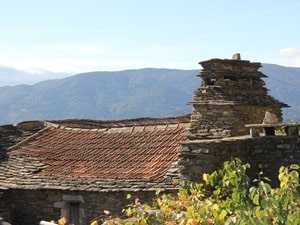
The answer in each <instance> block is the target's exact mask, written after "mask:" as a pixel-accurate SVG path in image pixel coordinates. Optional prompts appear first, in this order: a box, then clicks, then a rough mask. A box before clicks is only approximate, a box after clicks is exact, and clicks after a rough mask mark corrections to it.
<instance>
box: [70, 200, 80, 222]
mask: <svg viewBox="0 0 300 225" xmlns="http://www.w3.org/2000/svg"><path fill="white" fill-rule="evenodd" d="M79 205H80V204H79V203H77V202H76V203H74V202H72V203H69V207H68V208H69V213H68V214H69V218H68V221H69V222H68V223H69V224H74V225H80V222H79Z"/></svg>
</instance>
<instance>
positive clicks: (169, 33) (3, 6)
mask: <svg viewBox="0 0 300 225" xmlns="http://www.w3.org/2000/svg"><path fill="white" fill-rule="evenodd" d="M299 23H300V1H299V0H285V1H282V0H251V1H241V0H227V1H221V0H219V1H216V0H215V1H213V0H207V1H201V0H184V1H183V0H182V1H180V0H106V1H104V0H84V1H83V0H24V1H23V0H0V66H5V67H12V68H16V69H20V70H26V71H31V72H33V71H39V70H49V71H53V72H71V73H74V74H75V73H78V72H86V71H104V70H105V71H107V70H109V71H113V70H123V69H131V68H135V69H136V68H144V67H154V68H174V69H175V68H179V69H198V68H199V69H200V66H199V65H198V62H199V61H202V60H207V59H210V58H231V56H232V55H233V54H234V53H237V52H239V53H241V56H242V59H247V60H251V61H259V62H264V63H275V64H280V65H287V66H296V67H300V29H299ZM0 76H4V75H1V74H0ZM24 79H25V77H24ZM49 79H50V78H49Z"/></svg>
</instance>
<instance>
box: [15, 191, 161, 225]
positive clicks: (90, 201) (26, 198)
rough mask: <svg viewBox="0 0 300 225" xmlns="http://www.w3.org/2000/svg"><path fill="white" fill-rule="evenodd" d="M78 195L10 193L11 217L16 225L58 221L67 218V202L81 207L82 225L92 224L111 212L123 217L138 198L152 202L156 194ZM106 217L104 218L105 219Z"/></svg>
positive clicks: (72, 193) (69, 193) (75, 193)
mask: <svg viewBox="0 0 300 225" xmlns="http://www.w3.org/2000/svg"><path fill="white" fill-rule="evenodd" d="M128 193H129V192H106V193H105V192H102V193H100V192H83V191H82V192H75V191H59V190H10V191H9V195H10V199H11V204H10V206H9V207H10V212H11V213H10V214H11V215H10V218H11V221H10V222H11V223H12V224H13V225H26V224H27V225H32V224H39V222H40V221H41V220H45V221H51V220H58V219H59V218H61V217H62V216H65V217H68V203H74V202H75V203H76V202H78V204H79V215H80V224H90V222H91V220H92V219H94V218H97V217H99V216H100V215H102V216H103V215H104V213H103V210H109V211H110V212H111V214H112V215H121V211H122V209H124V208H125V206H126V205H128V204H129V203H131V202H132V201H134V199H135V198H139V199H140V201H151V199H153V198H154V196H155V192H132V193H130V194H131V195H132V198H131V199H130V200H127V199H126V196H127V194H128ZM102 218H103V217H102Z"/></svg>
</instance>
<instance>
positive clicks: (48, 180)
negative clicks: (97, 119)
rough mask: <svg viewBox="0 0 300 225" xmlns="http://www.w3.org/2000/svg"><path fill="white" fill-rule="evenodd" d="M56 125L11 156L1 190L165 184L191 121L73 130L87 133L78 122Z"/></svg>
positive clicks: (179, 119)
mask: <svg viewBox="0 0 300 225" xmlns="http://www.w3.org/2000/svg"><path fill="white" fill-rule="evenodd" d="M187 118H188V120H187ZM52 122H53V121H52ZM90 122H91V121H89V123H90ZM111 122H112V121H110V124H112V123H111ZM60 124H61V125H59V126H54V127H53V126H48V127H47V128H45V129H43V130H41V131H39V132H37V133H36V134H35V135H33V136H31V137H30V138H29V139H27V140H25V141H23V142H21V143H19V144H17V145H15V146H14V147H13V148H11V149H10V150H9V153H8V155H9V160H8V161H7V162H5V163H2V165H0V170H1V169H2V171H8V172H3V174H4V175H5V174H10V177H7V176H6V177H5V176H2V178H3V179H6V181H5V182H6V185H4V186H6V187H11V186H12V183H13V182H16V183H18V185H21V186H22V185H27V188H28V187H29V186H30V185H33V186H34V187H35V188H41V187H44V188H45V187H49V186H51V187H54V186H55V187H56V188H58V186H59V182H60V183H62V180H64V182H65V181H66V180H69V181H68V182H69V185H68V182H67V184H64V185H61V186H65V188H67V189H72V188H74V189H76V188H75V187H74V184H75V183H76V182H77V183H78V180H80V179H81V181H80V182H81V187H80V189H85V190H86V189H89V190H95V189H97V188H98V189H99V188H102V189H103V185H104V184H107V181H110V182H112V181H113V182H112V183H113V184H114V185H109V187H110V188H112V187H116V186H120V185H121V186H122V185H123V188H124V187H132V185H133V183H134V182H131V183H130V180H135V182H137V181H139V182H138V184H136V185H133V186H136V187H137V186H139V185H142V186H145V185H146V186H149V187H153V185H152V184H149V183H147V184H145V182H148V181H153V182H154V183H155V182H156V183H157V182H163V180H165V179H166V175H167V174H168V173H172V170H173V171H177V170H176V169H174V166H175V167H176V162H177V159H178V158H177V157H178V156H177V147H178V146H179V142H182V141H185V140H186V136H185V131H186V129H187V127H188V126H189V116H184V117H177V118H165V119H149V118H147V119H141V120H134V121H126V122H124V121H119V122H117V121H116V122H114V123H113V124H114V125H110V126H108V125H107V123H106V125H105V126H106V127H105V128H103V124H105V123H98V125H95V123H94V125H93V126H92V128H93V129H83V128H75V127H78V126H79V125H80V124H81V125H80V126H79V127H86V125H84V122H83V123H80V122H79V120H77V121H76V124H77V125H76V126H74V125H73V126H72V125H70V120H69V121H67V122H66V121H65V122H63V121H61V122H60ZM71 124H74V123H73V122H72V123H71ZM99 124H100V125H101V126H99ZM64 125H68V126H64ZM89 127H91V126H89ZM22 163H23V164H22ZM13 164H14V165H13ZM16 168H17V169H16ZM18 168H23V169H22V172H20V171H18ZM170 171H171V172H170ZM8 178H9V179H8ZM9 180H10V181H9ZM76 180H77V181H76ZM91 181H92V184H91ZM122 181H124V182H123V183H122ZM1 182H2V181H1V176H0V183H1ZM3 182H4V181H3ZM120 182H121V183H120ZM141 182H142V183H141ZM125 183H126V185H125V186H124V184H125ZM157 184H158V183H157ZM28 185H29V186H28ZM72 185H73V187H72ZM84 185H85V186H84ZM101 185H102V187H100V186H101ZM83 186H84V187H83Z"/></svg>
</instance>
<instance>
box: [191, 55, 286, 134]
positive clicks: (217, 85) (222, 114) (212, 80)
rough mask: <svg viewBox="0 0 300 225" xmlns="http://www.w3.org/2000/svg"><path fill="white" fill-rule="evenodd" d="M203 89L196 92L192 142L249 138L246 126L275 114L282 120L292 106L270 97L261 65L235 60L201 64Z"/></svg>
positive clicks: (212, 60) (217, 60) (192, 117)
mask: <svg viewBox="0 0 300 225" xmlns="http://www.w3.org/2000/svg"><path fill="white" fill-rule="evenodd" d="M199 64H200V65H201V66H202V68H203V69H202V71H201V73H200V74H199V75H198V76H199V77H200V78H201V79H202V82H201V86H200V87H199V88H198V89H197V90H195V92H194V99H193V101H191V102H189V104H192V105H193V112H192V115H191V127H190V133H189V135H188V137H189V138H190V139H207V138H222V137H232V136H240V135H246V134H248V133H249V131H248V129H247V128H246V127H245V124H255V123H262V121H263V119H264V116H265V113H266V112H267V111H268V112H271V113H273V114H274V115H276V116H277V118H278V120H279V121H282V111H281V108H282V107H288V105H286V104H284V103H282V102H279V101H277V100H275V99H274V98H272V97H271V96H269V95H268V90H267V88H266V87H265V82H264V81H263V79H262V78H266V77H267V76H266V75H264V74H263V73H262V72H260V71H258V69H259V68H260V67H261V63H254V62H250V61H247V60H241V56H240V54H239V53H238V54H235V55H233V57H232V59H211V60H208V61H202V62H200V63H199Z"/></svg>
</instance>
